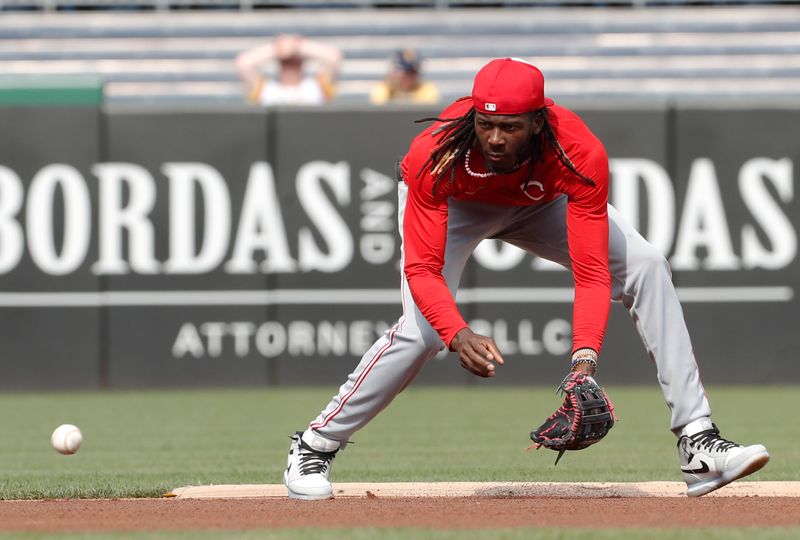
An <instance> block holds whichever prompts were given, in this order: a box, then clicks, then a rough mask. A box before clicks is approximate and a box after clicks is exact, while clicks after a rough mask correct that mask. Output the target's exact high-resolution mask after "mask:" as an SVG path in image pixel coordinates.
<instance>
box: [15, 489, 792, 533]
mask: <svg viewBox="0 0 800 540" xmlns="http://www.w3.org/2000/svg"><path fill="white" fill-rule="evenodd" d="M587 503H588V504H591V508H592V516H593V517H592V524H591V525H592V526H593V527H596V528H610V527H624V528H630V527H643V528H659V529H661V528H676V527H753V526H764V527H767V526H769V527H780V526H800V498H798V497H706V498H698V499H689V498H686V497H633V498H596V499H590V500H589V501H587V500H586V499H582V500H581V504H582V505H583V504H587ZM575 504H576V501H575V499H571V498H556V497H456V498H446V497H434V498H431V497H416V498H396V497H378V496H376V495H368V496H367V497H364V498H339V499H334V500H330V501H292V500H289V499H285V498H239V499H179V498H170V499H116V500H97V499H91V500H86V499H71V500H39V501H2V502H0V531H15V532H19V531H25V532H33V531H36V532H90V531H146V530H175V531H177V530H182V531H188V530H226V529H231V530H233V529H236V530H243V529H273V528H292V527H319V528H335V527H344V528H351V527H419V528H433V529H486V528H511V527H562V526H564V524H565V523H570V522H572V521H574V512H575Z"/></svg>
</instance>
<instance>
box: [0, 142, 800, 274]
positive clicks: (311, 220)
mask: <svg viewBox="0 0 800 540" xmlns="http://www.w3.org/2000/svg"><path fill="white" fill-rule="evenodd" d="M610 166H611V173H612V190H611V201H612V204H614V206H615V207H616V208H617V209H618V210H619V211H620V212H621V213H622V214H623V216H624V217H625V218H626V219H628V220H630V221H631V222H633V224H634V225H635V226H636V227H637V228H639V229H640V230H641V232H642V234H643V235H644V236H645V237H646V238H647V239H648V240H649V241H650V242H652V243H653V244H654V245H655V246H656V247H658V248H659V250H661V251H662V253H664V254H665V255H669V254H670V253H671V254H672V256H671V257H670V262H671V264H672V267H673V269H675V270H684V271H686V270H690V271H691V270H713V271H735V270H741V269H745V270H749V269H765V270H779V269H783V268H786V267H787V266H789V265H791V264H793V263H794V261H795V260H796V257H797V226H798V224H797V223H795V221H796V219H795V217H794V216H792V215H790V214H789V206H790V205H791V204H792V203H794V200H793V198H794V182H795V179H794V177H793V164H792V161H791V160H790V159H789V158H782V159H773V158H765V157H754V158H751V159H749V160H747V161H745V162H744V163H743V164H742V166H741V167H740V170H739V171H738V176H737V180H738V183H734V182H733V179H731V178H719V177H718V174H717V171H716V169H715V166H714V163H713V162H712V160H711V159H709V158H703V157H701V158H698V159H696V160H695V161H694V162H693V163H692V164H691V167H690V170H689V176H688V178H687V189H686V194H685V197H684V200H683V201H682V204H681V205H680V208H678V205H677V204H676V194H675V188H674V186H673V185H672V182H671V180H670V179H669V177H668V175H667V173H666V171H665V170H664V169H663V168H662V167H661V166H660V165H659V164H658V163H655V162H653V161H651V160H647V159H638V158H624V159H621V158H618V159H613V160H611V161H610ZM91 170H92V173H93V174H94V176H95V177H96V180H97V201H96V204H97V208H96V219H93V217H94V216H93V209H92V207H91V203H92V200H93V196H92V194H93V190H92V185H91V183H90V182H91V181H92V180H93V179H91V178H89V179H87V178H85V177H84V176H83V175H82V174H81V173H80V172H79V171H78V170H77V169H76V168H74V167H73V166H71V165H66V164H58V163H56V164H50V165H46V166H45V167H42V168H41V169H40V170H39V171H38V172H36V173H35V174H34V175H33V176H32V178H31V180H30V182H29V184H27V185H26V184H25V183H24V182H23V181H22V180H21V179H20V177H19V176H18V175H17V173H15V172H14V171H13V170H11V169H8V168H7V167H2V166H0V274H4V273H9V272H12V271H14V270H15V268H17V267H18V266H19V265H20V263H21V261H23V260H24V255H25V251H26V249H27V251H28V252H29V254H30V260H31V262H32V263H33V265H34V266H35V267H36V268H37V269H38V270H40V271H41V272H42V273H44V274H47V275H56V276H62V275H67V274H70V273H73V272H76V271H79V270H80V268H82V267H85V266H86V265H87V264H88V265H89V268H90V270H91V272H93V273H94V274H98V275H125V274H131V273H132V274H158V273H164V274H204V273H209V272H214V271H220V270H222V271H224V272H227V273H230V274H256V273H265V274H268V273H295V272H314V271H316V272H325V273H335V272H341V271H344V270H346V269H347V268H349V267H351V266H352V265H353V264H354V263H358V262H361V263H366V264H370V265H382V264H387V263H391V262H393V261H397V260H398V259H399V257H398V250H397V244H398V242H397V239H398V234H397V226H396V217H397V201H396V196H395V193H396V187H397V184H396V182H395V180H394V179H392V178H389V177H388V176H386V175H383V174H381V173H379V172H376V171H373V170H370V169H363V170H361V171H360V173H359V176H360V179H361V183H360V184H359V187H358V188H357V190H355V191H354V186H353V182H352V179H351V170H350V166H349V165H348V164H347V163H346V162H335V163H331V162H325V161H311V162H309V163H306V164H305V165H303V166H302V167H300V168H299V169H298V171H297V176H296V178H295V179H294V183H292V182H291V181H289V182H285V183H283V184H282V185H285V186H287V187H285V188H283V189H281V191H280V192H279V191H278V189H277V181H276V178H275V177H274V174H273V170H272V167H271V166H270V164H268V163H266V162H256V163H253V164H252V165H251V167H250V171H249V174H248V177H247V179H246V182H245V184H244V194H243V196H242V199H241V200H238V201H233V200H231V198H232V193H233V192H234V191H233V190H232V189H231V188H230V187H229V184H228V182H229V181H231V180H228V179H225V178H224V177H223V176H222V174H220V172H219V171H218V170H217V169H215V168H214V167H212V166H210V165H208V164H205V163H200V162H166V163H164V164H163V165H162V167H161V171H160V172H161V173H163V176H164V177H165V178H166V181H165V182H164V181H156V180H155V179H154V177H153V175H152V174H151V173H150V172H149V171H148V170H147V169H145V168H143V167H141V166H140V165H137V164H133V163H116V162H109V163H98V164H95V165H94V166H93V167H92V169H91ZM734 185H735V186H736V187H732V186H734ZM162 186H163V187H162ZM722 186H725V187H724V189H723V188H722ZM26 189H27V193H26ZM288 189H292V190H294V194H295V195H296V197H297V198H296V201H297V204H294V202H293V201H292V199H291V196H290V197H289V198H288V199H287V198H286V197H287V195H291V194H290V193H288V192H287V190H288ZM723 194H724V195H725V196H724V197H723ZM159 197H162V198H164V197H165V198H166V199H167V201H163V202H161V204H158V203H159ZM736 197H738V198H739V200H738V201H735V200H734V199H735V198H736ZM284 199H286V200H284ZM352 199H358V202H357V205H358V207H357V209H353V208H352V205H353V202H354V201H353V200H352ZM287 201H288V202H289V204H293V206H289V207H288V208H284V206H283V205H284V204H286V203H287ZM732 202H734V203H736V202H738V205H737V207H736V208H726V206H725V205H726V204H731V203H732ZM156 209H157V210H158V212H159V213H158V214H157V213H156ZM742 209H746V212H744V211H742ZM62 210H63V212H62ZM345 210H348V211H347V212H345ZM353 210H356V211H355V212H354V211H353ZM678 210H679V211H678ZM285 213H286V215H284V214H285ZM289 213H291V214H289ZM62 214H63V218H62ZM162 214H165V215H162ZM353 214H355V217H353ZM156 216H158V217H156ZM642 221H646V223H641V222H642ZM289 227H291V228H289ZM160 229H163V230H160ZM95 244H96V246H97V258H96V260H95V261H92V260H91V259H89V253H90V251H91V248H92V246H94V245H95ZM157 253H158V254H162V253H164V255H163V256H159V257H157ZM474 259H475V261H476V263H477V264H478V265H480V266H481V267H483V268H486V269H489V270H492V271H496V272H505V271H508V270H511V269H513V268H516V267H518V266H519V265H520V264H528V262H527V261H530V262H529V264H530V267H531V268H532V269H533V270H534V271H537V272H538V271H545V270H548V271H549V270H563V267H561V266H559V265H557V264H555V263H552V262H550V261H548V260H546V259H544V258H541V257H533V258H531V257H530V256H529V255H527V254H526V253H525V252H524V251H523V250H521V249H520V248H518V247H516V246H512V245H509V244H507V243H504V242H500V241H497V240H485V241H483V242H481V243H480V244H479V245H478V247H477V248H476V250H475V252H474ZM523 261H526V262H523Z"/></svg>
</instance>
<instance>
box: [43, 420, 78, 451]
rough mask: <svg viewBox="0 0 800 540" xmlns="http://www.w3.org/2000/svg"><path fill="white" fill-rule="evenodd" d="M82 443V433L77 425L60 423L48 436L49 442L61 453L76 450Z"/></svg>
mask: <svg viewBox="0 0 800 540" xmlns="http://www.w3.org/2000/svg"><path fill="white" fill-rule="evenodd" d="M81 443H83V433H81V430H80V429H78V426H73V425H72V424H62V425H60V426H58V427H57V428H56V430H55V431H54V432H53V434H52V435H51V436H50V444H52V445H53V448H55V449H56V451H58V452H59V453H61V454H65V455H70V454H74V453H75V452H77V451H78V448H80V447H81Z"/></svg>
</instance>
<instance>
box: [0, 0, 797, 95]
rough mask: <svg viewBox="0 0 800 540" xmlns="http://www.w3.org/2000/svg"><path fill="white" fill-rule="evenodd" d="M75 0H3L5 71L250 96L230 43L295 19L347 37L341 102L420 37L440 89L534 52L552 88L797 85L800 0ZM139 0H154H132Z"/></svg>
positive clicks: (700, 91) (0, 28) (640, 91)
mask: <svg viewBox="0 0 800 540" xmlns="http://www.w3.org/2000/svg"><path fill="white" fill-rule="evenodd" d="M28 1H29V2H30V3H32V4H35V2H36V1H37V0H28ZM38 1H41V0H38ZM52 1H60V2H64V0H52ZM81 1H83V0H76V1H75V3H73V4H63V3H62V4H58V6H57V7H58V9H51V10H49V11H48V10H46V9H41V8H42V5H41V4H35V5H32V6H28V7H30V8H31V10H32V11H24V10H22V9H21V8H23V7H25V4H24V3H21V0H0V8H3V9H4V11H3V12H2V17H0V85H2V84H4V83H9V82H17V83H18V82H19V81H23V82H26V81H27V82H30V83H31V84H36V83H37V81H41V80H42V78H43V77H44V78H52V77H94V78H97V79H99V80H101V81H102V82H103V84H104V85H105V96H106V102H107V103H110V104H153V103H158V104H192V103H204V104H232V103H242V102H243V99H242V93H241V88H240V84H239V81H238V79H237V75H236V71H235V68H234V64H233V59H234V57H235V55H236V54H237V53H238V52H239V51H241V50H243V49H245V48H247V47H250V46H253V45H255V44H258V43H261V42H264V41H266V40H269V39H270V38H271V37H273V36H274V35H276V34H279V33H283V32H296V33H300V34H304V35H306V36H309V37H314V38H316V39H320V40H323V41H326V42H329V43H332V44H335V45H337V46H338V47H340V48H341V49H342V51H343V53H344V58H345V59H344V62H343V65H342V71H341V76H340V81H339V85H338V93H337V97H336V102H338V103H343V104H348V103H365V102H366V101H367V96H368V93H369V90H370V88H371V87H372V85H373V84H374V83H375V82H376V81H378V80H379V79H381V78H382V77H383V75H384V74H385V72H386V69H387V66H388V60H387V59H388V57H389V55H390V53H391V52H392V51H393V50H395V49H397V48H400V47H415V48H417V49H418V50H420V51H421V53H422V56H423V58H424V59H425V60H424V65H423V67H424V75H425V76H426V77H427V78H428V79H430V80H432V81H434V82H435V83H436V84H438V85H439V87H440V89H441V91H442V94H443V98H444V99H448V98H450V97H455V96H458V95H463V94H464V93H468V92H469V89H470V80H471V77H472V75H473V74H474V72H475V71H476V70H477V69H478V68H479V67H480V66H481V65H482V64H483V63H485V62H486V61H487V60H488V59H490V58H493V57H496V56H520V57H524V58H527V59H530V60H532V61H534V62H535V63H537V64H538V65H539V66H540V67H541V68H542V70H543V71H544V73H545V75H546V76H547V79H548V92H549V93H550V94H551V95H552V96H553V97H555V98H556V99H565V98H570V99H572V98H574V99H579V98H589V99H598V98H602V99H607V100H624V101H626V102H628V103H630V102H632V101H637V100H644V101H649V100H669V99H675V98H690V99H698V100H706V101H708V100H711V101H718V100H721V99H756V100H762V101H763V100H768V101H774V100H783V99H785V100H792V99H795V100H796V98H797V97H798V96H799V95H800V9H798V6H797V5H747V6H744V5H737V6H732V5H727V6H722V5H720V6H710V5H706V6H704V7H691V6H659V7H635V6H622V7H619V6H618V7H555V6H553V5H550V6H546V7H519V6H514V5H511V6H506V5H495V6H494V7H486V6H484V7H481V8H459V9H456V8H450V9H435V8H407V7H406V8H403V9H398V8H394V9H377V8H375V7H371V6H374V5H375V2H371V3H370V4H369V6H370V7H364V8H363V9H353V8H347V9H344V8H341V9H336V8H331V7H330V5H331V3H330V2H328V3H326V4H325V5H326V6H328V7H325V8H314V9H312V8H304V9H269V10H267V9H241V8H242V4H240V3H238V2H237V3H236V8H237V9H224V8H226V7H230V6H226V5H225V2H224V1H217V2H210V1H209V2H208V5H209V6H211V7H216V8H218V9H210V8H209V9H191V10H188V9H183V10H182V9H176V5H174V4H169V5H167V4H165V6H166V7H167V8H170V9H153V8H154V7H155V8H158V5H156V4H148V5H145V4H135V3H134V4H131V3H130V2H125V3H122V2H120V3H119V6H120V9H116V10H115V9H105V10H102V11H98V10H85V9H78V8H80V7H81V4H80V2H81ZM86 1H88V0H86ZM105 1H106V4H105V5H106V7H107V8H108V7H113V6H114V5H115V4H114V2H113V0H105ZM139 1H144V0H139ZM152 1H153V2H158V1H159V0H152ZM353 1H354V2H357V1H358V0H353ZM14 2H17V3H14ZM409 2H410V3H411V4H413V3H414V2H413V1H412V0H408V1H407V2H406V4H405V5H408V4H409ZM394 4H396V5H397V4H399V5H404V4H403V2H394ZM512 4H513V3H512ZM193 5H194V6H195V7H196V6H197V5H204V4H203V2H193ZM305 5H306V6H313V5H314V2H313V1H311V2H307V3H306V4H305ZM70 6H73V9H70ZM137 6H138V7H143V8H145V7H146V8H147V9H130V8H131V7H137ZM148 6H149V7H148ZM122 7H124V8H125V9H121V8H122ZM162 7H163V6H162ZM178 7H179V5H178Z"/></svg>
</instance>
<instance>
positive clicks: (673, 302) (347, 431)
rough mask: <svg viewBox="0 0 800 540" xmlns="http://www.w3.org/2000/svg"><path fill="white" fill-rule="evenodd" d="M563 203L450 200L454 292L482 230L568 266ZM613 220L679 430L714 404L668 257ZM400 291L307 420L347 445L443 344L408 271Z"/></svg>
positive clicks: (403, 189) (612, 238)
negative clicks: (366, 345)
mask: <svg viewBox="0 0 800 540" xmlns="http://www.w3.org/2000/svg"><path fill="white" fill-rule="evenodd" d="M407 192H408V188H407V186H406V184H405V183H404V182H399V184H398V223H399V227H400V236H401V238H402V234H403V215H404V213H405V202H406V195H407ZM566 207H567V199H566V196H561V197H559V198H557V199H555V200H554V201H551V202H549V203H545V204H541V205H533V206H515V207H507V206H498V205H492V204H484V203H475V202H464V201H457V200H454V199H450V201H449V212H448V229H447V247H446V252H445V265H444V269H443V275H444V278H445V280H446V282H447V285H448V287H449V288H450V292H451V293H452V294H453V296H455V293H456V289H457V287H458V283H459V280H460V278H461V273H462V271H463V270H464V266H465V265H466V262H467V260H468V259H469V257H470V255H471V254H472V252H473V250H474V249H475V248H476V247H477V245H478V244H479V243H480V242H481V241H482V240H484V239H486V238H495V239H499V240H503V241H506V242H509V243H510V244H513V245H515V246H518V247H520V248H522V249H524V250H526V251H528V252H530V253H532V254H534V255H536V256H539V257H542V258H545V259H549V260H551V261H554V262H556V263H558V264H561V265H563V266H565V267H567V268H569V267H570V259H569V251H568V247H567V226H566ZM608 220H609V268H610V271H611V279H612V291H611V294H612V300H614V301H617V302H622V303H623V305H625V307H626V308H627V309H628V310H629V312H630V314H631V317H632V318H633V321H634V323H635V325H636V330H637V331H638V333H639V335H640V336H641V338H642V341H643V342H644V345H645V348H646V349H647V352H648V354H649V356H650V358H651V360H652V361H653V362H654V363H655V365H656V369H657V374H658V382H659V384H660V385H661V389H662V391H663V392H664V398H665V399H666V402H667V405H668V406H669V408H670V410H671V413H672V418H671V429H672V430H673V431H675V432H677V431H678V430H680V429H681V428H682V427H683V426H685V425H686V424H688V423H689V422H691V421H693V420H696V419H698V418H702V417H708V416H710V415H711V407H710V405H709V403H708V400H707V398H706V395H705V390H704V389H703V385H702V383H701V381H700V375H699V373H698V369H697V363H696V362H695V358H694V355H693V352H692V345H691V340H690V338H689V332H688V330H687V328H686V323H685V321H684V318H683V310H682V309H681V306H680V303H679V301H678V297H677V294H676V292H675V289H674V287H673V284H672V280H671V272H670V269H669V265H668V263H667V261H666V259H665V258H664V256H663V255H662V254H661V252H660V251H659V250H658V249H657V248H656V247H654V246H653V245H652V244H650V243H649V242H647V241H646V240H645V239H644V238H643V237H642V236H641V235H640V234H639V233H638V232H637V231H636V230H635V229H634V228H633V227H632V226H631V225H630V224H629V223H627V222H626V221H625V219H624V218H623V217H622V216H621V215H620V214H619V212H617V211H616V210H615V209H614V208H613V207H612V206H611V205H609V207H608ZM401 251H402V250H401ZM401 298H402V304H403V315H402V316H401V317H400V319H399V320H398V321H397V323H396V324H395V325H394V326H392V328H390V329H389V330H388V331H387V332H386V333H385V334H384V335H383V336H381V337H380V338H379V339H378V340H377V341H376V342H375V343H374V344H373V345H372V347H371V348H370V349H369V350H367V352H366V353H365V354H364V356H363V357H362V358H361V361H360V363H359V364H358V366H356V369H355V370H354V371H353V372H352V373H351V374H350V375H349V376H348V378H347V380H346V381H345V383H344V384H343V385H342V386H341V387H340V388H339V393H338V394H337V395H336V396H334V397H333V399H332V400H331V402H330V403H329V404H328V406H327V407H325V409H323V411H322V412H321V413H320V414H319V416H317V418H316V419H315V420H314V421H313V422H311V424H310V425H309V427H310V428H311V429H313V430H314V431H316V432H318V433H319V434H320V435H322V436H323V437H325V438H327V439H331V440H334V441H340V442H341V443H342V444H346V443H347V441H348V440H349V439H350V437H351V436H352V435H353V433H355V432H356V431H358V430H359V429H361V428H362V427H364V426H365V425H367V423H368V422H369V421H370V420H372V419H373V418H374V417H375V416H376V415H377V414H378V413H379V412H380V411H381V410H383V409H384V407H386V406H387V405H388V404H389V403H390V402H391V401H392V400H393V399H394V398H395V396H396V395H397V394H399V393H400V392H401V391H402V390H403V389H404V388H405V387H406V386H407V385H408V384H409V383H410V382H411V381H412V380H413V379H414V377H415V376H416V375H417V374H418V373H419V372H420V370H422V368H423V367H424V366H425V364H426V363H427V362H428V361H429V360H431V359H432V358H433V357H434V356H436V354H437V353H438V352H439V351H440V350H441V349H442V348H443V347H444V344H443V343H442V340H441V339H440V338H439V336H438V334H437V333H436V331H435V330H434V329H433V328H432V327H431V326H430V324H429V323H428V321H427V320H426V319H425V317H423V316H422V313H421V312H420V311H419V308H417V306H416V304H415V303H414V300H413V298H412V297H411V291H410V290H409V287H408V282H407V281H406V279H405V276H403V278H402V281H401ZM501 352H502V351H501ZM454 369H455V367H454Z"/></svg>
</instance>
